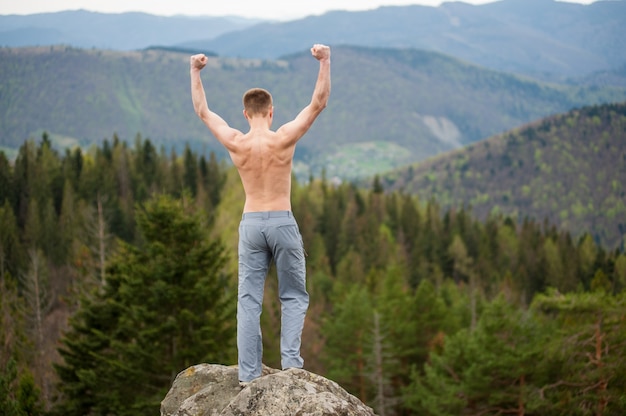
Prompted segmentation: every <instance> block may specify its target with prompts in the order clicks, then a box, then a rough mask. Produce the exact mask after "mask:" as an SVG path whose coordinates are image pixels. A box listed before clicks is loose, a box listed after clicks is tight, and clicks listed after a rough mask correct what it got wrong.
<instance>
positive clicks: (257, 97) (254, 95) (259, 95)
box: [243, 88, 272, 117]
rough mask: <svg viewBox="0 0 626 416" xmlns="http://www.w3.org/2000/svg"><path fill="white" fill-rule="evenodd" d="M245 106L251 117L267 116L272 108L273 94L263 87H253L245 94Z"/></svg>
mask: <svg viewBox="0 0 626 416" xmlns="http://www.w3.org/2000/svg"><path fill="white" fill-rule="evenodd" d="M243 108H244V109H245V110H246V113H248V116H249V117H254V116H262V117H265V116H267V115H268V113H269V111H270V110H271V109H272V95H271V94H270V93H269V92H268V91H267V90H264V89H263V88H252V89H250V90H248V91H246V93H245V94H244V95H243Z"/></svg>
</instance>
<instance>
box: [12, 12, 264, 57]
mask: <svg viewBox="0 0 626 416" xmlns="http://www.w3.org/2000/svg"><path fill="white" fill-rule="evenodd" d="M260 21H261V20H260V19H245V18H241V17H208V16H206V17H189V16H171V17H165V16H154V15H150V14H146V13H120V14H106V13H95V12H88V11H85V10H76V11H64V12H58V13H40V14H32V15H25V16H21V15H3V16H2V15H0V45H1V46H10V47H21V46H47V45H60V44H63V45H68V46H74V47H80V48H97V49H113V50H133V49H144V48H147V47H149V46H153V45H166V46H172V45H176V44H178V43H182V42H185V41H189V40H191V39H198V38H213V37H215V36H218V35H220V34H222V33H225V32H230V31H234V30H239V29H243V28H246V27H248V26H251V25H253V24H257V23H259V22H260ZM199 50H203V51H204V50H206V49H202V48H200V49H199Z"/></svg>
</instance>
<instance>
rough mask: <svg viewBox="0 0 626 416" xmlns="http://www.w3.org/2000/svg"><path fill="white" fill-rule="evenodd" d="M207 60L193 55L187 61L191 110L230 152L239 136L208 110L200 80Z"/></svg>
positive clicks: (237, 132) (199, 55)
mask: <svg viewBox="0 0 626 416" xmlns="http://www.w3.org/2000/svg"><path fill="white" fill-rule="evenodd" d="M207 62H208V58H207V57H206V56H205V55H204V54H198V55H193V56H192V57H191V58H190V59H189V66H190V68H189V74H190V76H191V100H192V101H193V108H194V110H195V111H196V114H197V115H198V117H200V120H202V121H203V122H204V124H205V125H206V126H207V127H208V128H209V130H211V133H213V135H214V136H215V138H216V139H217V140H219V141H220V143H222V144H223V145H224V146H225V147H226V149H228V150H232V149H233V145H234V141H235V138H236V137H237V136H238V135H240V134H241V132H240V131H239V130H237V129H233V128H231V127H230V126H229V125H228V123H226V121H225V120H224V119H223V118H221V117H220V116H219V115H217V114H216V113H214V112H213V111H211V110H210V109H209V105H208V104H207V99H206V94H205V92H204V86H203V85H202V79H201V78H200V71H201V70H202V68H204V67H205V66H206V64H207Z"/></svg>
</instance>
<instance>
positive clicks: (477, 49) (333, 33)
mask: <svg viewBox="0 0 626 416" xmlns="http://www.w3.org/2000/svg"><path fill="white" fill-rule="evenodd" d="M624 39H626V1H596V2H594V3H592V4H589V5H581V4H574V3H566V2H562V1H555V0H501V1H495V2H492V3H487V4H483V5H470V4H466V3H462V2H449V3H443V4H442V5H441V6H439V7H428V6H390V7H381V8H378V9H375V10H368V11H361V12H348V11H334V12H329V13H326V14H323V15H321V16H309V17H306V18H304V19H299V20H295V21H290V22H265V23H261V24H258V25H255V26H252V27H249V28H247V29H243V30H239V31H234V32H228V33H224V34H222V35H221V36H218V37H216V38H212V39H211V38H209V37H208V36H207V37H206V38H205V40H202V41H194V42H189V43H185V45H187V46H193V47H196V48H197V47H202V48H208V49H210V50H213V51H216V52H217V53H219V54H220V55H226V56H239V57H248V58H251V57H257V58H268V59H273V58H277V57H279V56H281V55H284V54H288V53H292V52H296V51H299V50H302V49H304V48H306V47H307V46H308V45H310V44H313V43H320V42H321V43H327V44H329V45H340V44H349V45H361V46H370V47H386V48H408V47H412V48H417V49H426V50H433V51H439V52H442V53H444V54H447V55H452V56H455V57H457V58H460V59H464V60H467V61H469V62H473V63H476V64H479V65H481V66H484V67H488V68H492V69H497V70H501V71H506V72H514V73H522V74H527V75H532V76H534V77H539V76H542V77H544V79H564V78H567V77H579V76H583V75H588V74H589V73H591V72H594V71H600V70H607V69H613V68H616V67H619V66H621V65H624V64H626V42H624Z"/></svg>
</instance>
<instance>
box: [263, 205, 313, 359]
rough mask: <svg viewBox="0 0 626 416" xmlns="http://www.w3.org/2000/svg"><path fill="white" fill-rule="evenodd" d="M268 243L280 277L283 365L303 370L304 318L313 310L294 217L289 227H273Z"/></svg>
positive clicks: (300, 241)
mask: <svg viewBox="0 0 626 416" xmlns="http://www.w3.org/2000/svg"><path fill="white" fill-rule="evenodd" d="M283 223H284V221H283ZM268 243H269V244H270V247H271V249H272V252H273V256H274V262H275V264H276V271H277V274H278V295H279V298H280V303H281V332H280V354H281V365H282V368H283V369H286V368H302V367H303V365H304V360H303V359H302V357H301V355H300V347H301V344H302V329H303V327H304V318H305V315H306V311H307V309H308V306H309V294H308V293H307V290H306V264H305V258H304V248H303V245H302V236H301V235H300V230H299V229H298V224H297V223H296V221H295V219H293V217H292V218H291V221H290V222H289V223H287V224H281V225H279V226H277V227H273V228H272V234H271V236H270V238H268Z"/></svg>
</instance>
